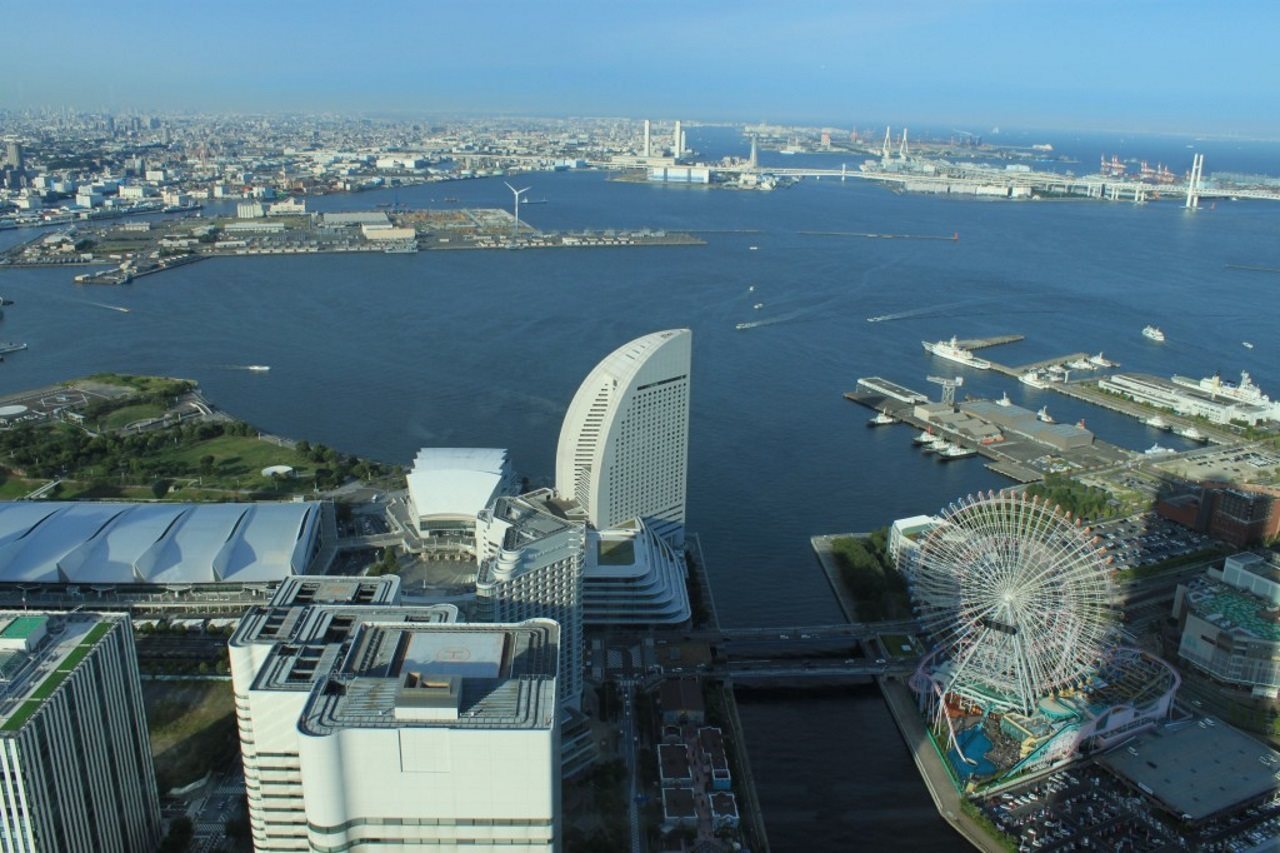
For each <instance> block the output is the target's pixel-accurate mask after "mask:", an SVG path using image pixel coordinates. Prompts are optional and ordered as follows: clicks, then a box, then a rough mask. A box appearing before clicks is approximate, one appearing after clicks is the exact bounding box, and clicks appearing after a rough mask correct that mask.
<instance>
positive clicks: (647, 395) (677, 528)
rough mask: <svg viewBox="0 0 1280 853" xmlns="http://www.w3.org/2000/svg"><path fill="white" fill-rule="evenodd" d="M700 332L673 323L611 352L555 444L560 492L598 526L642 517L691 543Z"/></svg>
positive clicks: (669, 536) (678, 541)
mask: <svg viewBox="0 0 1280 853" xmlns="http://www.w3.org/2000/svg"><path fill="white" fill-rule="evenodd" d="M692 341H693V333H692V332H690V331H689V330H688V329H670V330H667V331H664V332H654V333H652V334H648V335H645V336H644V337H642V338H637V339H636V340H634V341H631V342H630V343H628V344H626V345H624V346H622V347H619V348H618V349H616V350H614V351H613V352H612V353H610V354H609V355H608V356H607V357H606V358H605V359H604V361H602V362H600V363H599V364H598V365H596V367H595V369H594V370H592V371H591V373H590V374H589V375H588V376H587V378H586V379H585V380H584V381H583V383H582V385H581V387H579V388H578V392H577V393H576V394H575V395H574V397H573V402H571V403H570V404H569V410H568V412H567V413H566V414H565V418H564V424H563V425H562V426H561V428H560V442H559V445H558V446H557V448H556V492H557V494H559V495H560V497H562V498H565V499H576V500H577V501H578V503H579V504H581V505H582V507H583V509H585V510H586V512H587V517H588V520H589V521H590V522H591V524H592V526H594V527H595V528H596V529H598V530H604V529H607V528H612V527H617V526H619V525H621V524H624V523H626V522H628V521H630V520H631V519H633V518H637V517H639V518H642V519H644V521H645V523H646V524H648V525H649V526H650V527H651V528H652V529H653V531H654V532H655V533H657V534H658V535H659V536H661V537H662V538H663V539H665V540H666V541H667V542H669V543H671V544H672V545H677V546H678V545H682V544H683V543H684V519H685V491H686V484H685V480H686V477H687V474H688V445H689V368H690V360H691V357H692Z"/></svg>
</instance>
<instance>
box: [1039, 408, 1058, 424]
mask: <svg viewBox="0 0 1280 853" xmlns="http://www.w3.org/2000/svg"><path fill="white" fill-rule="evenodd" d="M1036 418H1037V419H1038V420H1039V421H1040V423H1042V424H1052V423H1057V421H1055V420H1054V419H1053V415H1051V414H1049V407H1048V406H1041V407H1040V411H1038V412H1036Z"/></svg>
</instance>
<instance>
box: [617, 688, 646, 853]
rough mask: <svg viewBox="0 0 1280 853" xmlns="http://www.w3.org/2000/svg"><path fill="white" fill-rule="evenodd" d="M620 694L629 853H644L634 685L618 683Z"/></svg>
mask: <svg viewBox="0 0 1280 853" xmlns="http://www.w3.org/2000/svg"><path fill="white" fill-rule="evenodd" d="M618 689H619V690H620V691H621V693H622V727H621V728H622V757H623V760H624V761H625V762H626V764H627V820H628V823H629V825H630V828H631V853H644V841H643V833H641V831H640V803H639V797H640V781H639V778H638V777H639V771H640V766H639V760H638V757H637V755H636V746H637V745H638V743H639V740H640V736H639V734H638V732H637V730H636V718H635V703H634V701H633V700H634V698H635V684H634V682H631V681H620V682H618Z"/></svg>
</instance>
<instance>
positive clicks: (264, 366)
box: [245, 364, 271, 373]
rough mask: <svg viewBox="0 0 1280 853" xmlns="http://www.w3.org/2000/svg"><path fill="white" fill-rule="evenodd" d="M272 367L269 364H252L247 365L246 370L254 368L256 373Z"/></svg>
mask: <svg viewBox="0 0 1280 853" xmlns="http://www.w3.org/2000/svg"><path fill="white" fill-rule="evenodd" d="M270 369H271V365H269V364H250V365H248V366H246V367H245V370H252V371H253V372H254V373H266V372H267V371H268V370H270Z"/></svg>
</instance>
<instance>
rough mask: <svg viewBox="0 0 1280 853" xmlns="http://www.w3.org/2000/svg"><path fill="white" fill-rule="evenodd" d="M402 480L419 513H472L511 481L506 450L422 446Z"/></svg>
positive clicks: (444, 514) (483, 505) (502, 490)
mask: <svg viewBox="0 0 1280 853" xmlns="http://www.w3.org/2000/svg"><path fill="white" fill-rule="evenodd" d="M406 481H407V483H408V486H409V497H410V499H411V500H412V501H413V506H414V509H415V510H416V511H417V513H418V515H419V516H449V517H473V516H475V515H476V513H478V512H479V511H480V510H482V509H484V508H485V507H486V506H488V504H489V502H490V501H492V500H493V498H494V496H495V495H498V494H502V493H503V492H505V491H506V490H507V489H509V488H510V487H512V486H513V485H514V473H513V471H512V468H511V461H510V459H509V458H508V453H507V451H506V450H501V449H497V448H487V447H424V448H422V449H421V450H419V451H418V455H417V457H416V458H415V459H414V460H413V470H412V471H410V472H409V475H408V477H407V478H406Z"/></svg>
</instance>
